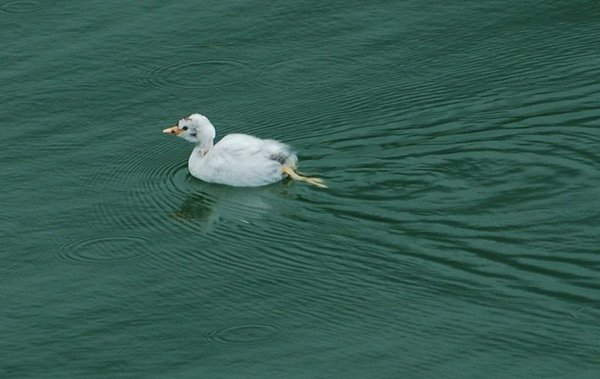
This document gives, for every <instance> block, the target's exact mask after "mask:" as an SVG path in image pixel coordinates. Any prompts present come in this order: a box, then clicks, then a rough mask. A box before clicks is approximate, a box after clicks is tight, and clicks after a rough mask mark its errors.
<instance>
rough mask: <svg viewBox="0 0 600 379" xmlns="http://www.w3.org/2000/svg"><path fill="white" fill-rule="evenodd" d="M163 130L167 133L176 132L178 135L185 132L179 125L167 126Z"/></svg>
mask: <svg viewBox="0 0 600 379" xmlns="http://www.w3.org/2000/svg"><path fill="white" fill-rule="evenodd" d="M162 132H163V133H167V134H175V135H176V136H178V135H180V134H181V133H182V132H183V130H181V129H179V126H177V125H175V126H171V127H170V128H166V129H165V130H163V131H162Z"/></svg>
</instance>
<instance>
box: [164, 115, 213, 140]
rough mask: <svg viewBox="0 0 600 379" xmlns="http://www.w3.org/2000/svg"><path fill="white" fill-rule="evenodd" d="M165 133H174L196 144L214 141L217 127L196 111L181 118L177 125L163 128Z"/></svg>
mask: <svg viewBox="0 0 600 379" xmlns="http://www.w3.org/2000/svg"><path fill="white" fill-rule="evenodd" d="M163 133H167V134H174V135H176V136H178V137H182V138H183V139H185V140H187V141H189V142H192V143H196V144H198V143H200V144H203V143H212V140H213V139H214V138H215V127H214V126H213V124H211V122H210V121H209V120H208V118H206V116H203V115H201V114H199V113H194V114H191V115H189V116H187V117H184V118H182V119H181V120H179V122H178V123H177V125H174V126H171V127H170V128H167V129H165V130H163Z"/></svg>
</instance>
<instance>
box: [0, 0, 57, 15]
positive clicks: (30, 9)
mask: <svg viewBox="0 0 600 379" xmlns="http://www.w3.org/2000/svg"><path fill="white" fill-rule="evenodd" d="M44 7H46V4H44V3H41V2H39V1H13V2H10V3H6V4H3V5H1V6H0V12H5V13H18V14H22V13H35V12H39V11H40V10H41V9H42V8H44Z"/></svg>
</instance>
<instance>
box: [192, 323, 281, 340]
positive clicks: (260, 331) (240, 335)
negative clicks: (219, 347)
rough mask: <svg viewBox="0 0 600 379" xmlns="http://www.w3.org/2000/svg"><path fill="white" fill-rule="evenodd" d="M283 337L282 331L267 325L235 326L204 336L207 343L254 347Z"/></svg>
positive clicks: (274, 326)
mask: <svg viewBox="0 0 600 379" xmlns="http://www.w3.org/2000/svg"><path fill="white" fill-rule="evenodd" d="M283 336H284V333H283V330H282V329H281V328H280V327H279V326H277V325H267V324H243V325H236V326H232V327H229V328H224V329H219V330H215V331H211V332H208V333H206V334H204V338H205V339H206V340H208V341H211V342H218V343H224V344H231V345H254V344H259V343H265V342H270V341H274V340H277V339H280V338H282V337H283Z"/></svg>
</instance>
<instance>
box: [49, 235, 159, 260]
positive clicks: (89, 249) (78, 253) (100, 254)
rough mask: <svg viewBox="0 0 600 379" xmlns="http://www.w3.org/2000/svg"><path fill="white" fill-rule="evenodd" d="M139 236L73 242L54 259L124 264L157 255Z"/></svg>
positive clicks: (146, 241)
mask: <svg viewBox="0 0 600 379" xmlns="http://www.w3.org/2000/svg"><path fill="white" fill-rule="evenodd" d="M157 253H158V252H157V251H156V250H153V249H152V248H151V246H149V240H148V239H147V238H145V237H141V236H110V237H96V238H89V239H82V240H73V241H69V242H67V243H64V244H62V245H61V246H59V248H58V253H57V255H56V258H57V259H59V260H61V261H64V262H68V263H79V264H88V263H101V264H102V263H106V264H109V263H125V262H131V261H137V260H141V259H145V258H148V257H150V256H152V255H155V254H157Z"/></svg>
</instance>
